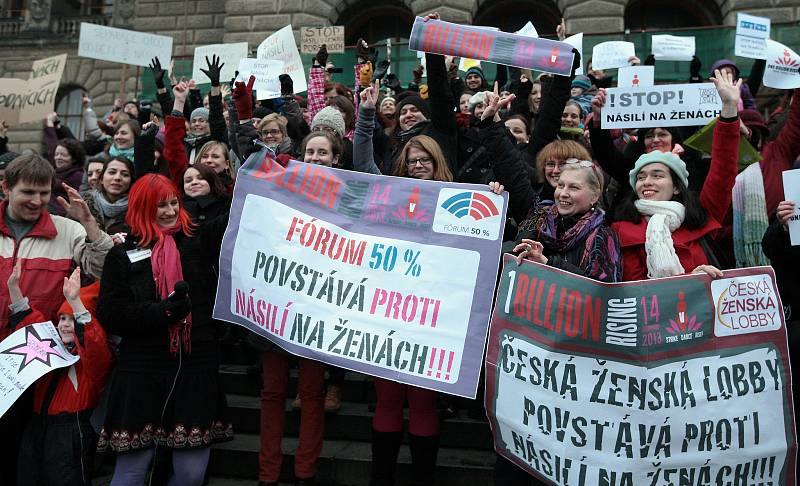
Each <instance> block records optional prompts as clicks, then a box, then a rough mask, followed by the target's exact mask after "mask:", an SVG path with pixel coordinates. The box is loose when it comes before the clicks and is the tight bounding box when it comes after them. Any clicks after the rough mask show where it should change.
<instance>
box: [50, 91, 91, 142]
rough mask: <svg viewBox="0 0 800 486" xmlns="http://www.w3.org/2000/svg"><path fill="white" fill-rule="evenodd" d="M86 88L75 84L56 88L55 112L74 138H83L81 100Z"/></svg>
mask: <svg viewBox="0 0 800 486" xmlns="http://www.w3.org/2000/svg"><path fill="white" fill-rule="evenodd" d="M85 92H86V90H85V89H83V88H82V87H80V86H76V85H66V86H61V87H60V88H58V93H56V99H57V100H58V102H57V103H56V113H58V117H59V118H60V119H61V123H62V124H63V125H65V126H67V127H69V129H70V130H71V131H72V134H73V135H75V138H77V139H78V140H83V106H82V104H81V100H82V98H83V93H85Z"/></svg>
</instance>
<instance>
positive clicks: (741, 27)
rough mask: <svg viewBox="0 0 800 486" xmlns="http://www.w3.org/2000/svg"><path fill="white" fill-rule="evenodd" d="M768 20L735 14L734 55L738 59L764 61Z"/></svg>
mask: <svg viewBox="0 0 800 486" xmlns="http://www.w3.org/2000/svg"><path fill="white" fill-rule="evenodd" d="M769 32H770V20H769V19H768V18H767V17H756V16H755V15H750V14H746V13H737V14H736V45H735V53H736V55H737V56H740V57H749V58H751V59H766V55H767V40H768V39H769Z"/></svg>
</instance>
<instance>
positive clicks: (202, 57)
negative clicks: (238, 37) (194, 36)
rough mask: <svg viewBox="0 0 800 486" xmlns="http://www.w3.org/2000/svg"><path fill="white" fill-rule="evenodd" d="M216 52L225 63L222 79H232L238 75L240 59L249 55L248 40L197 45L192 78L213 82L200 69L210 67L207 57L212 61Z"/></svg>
mask: <svg viewBox="0 0 800 486" xmlns="http://www.w3.org/2000/svg"><path fill="white" fill-rule="evenodd" d="M215 54H216V55H217V56H219V58H220V63H225V65H224V66H222V71H221V73H220V76H219V79H220V81H221V82H226V81H230V80H231V78H232V77H234V76H235V75H236V68H237V67H238V66H239V61H240V60H241V59H243V58H246V57H247V42H237V43H236V44H212V45H210V46H201V47H195V49H194V63H193V64H192V79H194V80H195V81H196V82H197V84H203V83H209V82H211V81H210V80H209V79H208V76H206V75H205V74H203V72H202V71H200V69H208V64H207V63H206V58H208V60H209V62H210V61H211V56H213V55H215ZM162 65H163V63H162Z"/></svg>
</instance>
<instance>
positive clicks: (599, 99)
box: [592, 88, 606, 120]
mask: <svg viewBox="0 0 800 486" xmlns="http://www.w3.org/2000/svg"><path fill="white" fill-rule="evenodd" d="M604 106H606V89H605V88H600V89H598V90H597V94H596V95H594V98H592V113H594V116H595V118H596V119H598V120H599V119H600V112H601V111H602V110H603V107H604Z"/></svg>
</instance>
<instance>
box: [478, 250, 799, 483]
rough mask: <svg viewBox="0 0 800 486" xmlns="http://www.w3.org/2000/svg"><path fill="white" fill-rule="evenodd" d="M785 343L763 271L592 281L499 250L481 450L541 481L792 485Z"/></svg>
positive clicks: (772, 288) (777, 305) (793, 442)
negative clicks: (488, 442)
mask: <svg viewBox="0 0 800 486" xmlns="http://www.w3.org/2000/svg"><path fill="white" fill-rule="evenodd" d="M756 302H757V303H756ZM756 306H759V307H756ZM786 339H787V338H786V325H785V322H784V316H783V308H782V304H781V299H780V296H779V295H778V292H777V285H776V283H775V276H774V272H773V271H772V269H771V268H770V267H755V268H747V269H740V270H732V271H726V272H724V276H723V277H722V278H720V279H716V280H712V279H711V278H709V277H708V276H705V275H702V276H701V275H691V276H688V275H687V276H679V277H671V278H664V279H656V280H643V281H637V282H625V283H617V284H605V283H602V282H597V281H595V280H591V279H588V278H584V277H580V276H577V275H575V274H572V273H568V272H565V271H562V270H559V269H556V268H553V267H550V266H547V265H540V264H537V263H532V262H529V261H525V262H523V264H522V265H520V266H517V264H516V262H515V261H514V260H513V258H512V257H511V256H510V255H505V266H504V268H503V271H502V273H501V278H500V287H499V290H498V293H497V302H496V305H495V307H494V316H493V318H492V326H491V329H490V332H489V347H488V350H487V354H486V412H487V415H488V417H489V424H490V426H491V429H492V435H493V437H494V444H495V450H496V451H497V453H498V454H500V455H502V456H503V457H505V458H507V459H508V460H510V461H512V462H514V463H515V464H516V465H518V466H519V467H521V468H522V469H524V470H525V471H527V472H528V473H529V474H532V475H534V476H535V477H536V478H537V479H539V480H541V481H544V483H545V484H547V485H559V486H566V485H581V484H585V485H609V486H610V485H620V486H621V485H629V486H640V485H650V484H658V485H667V484H675V485H677V484H694V485H699V484H716V482H719V484H728V483H730V484H734V483H735V481H737V480H736V479H735V478H737V477H739V478H742V482H741V484H749V485H756V484H765V485H766V484H773V485H778V484H782V485H795V484H796V481H795V478H794V471H795V464H796V461H797V457H796V450H797V437H796V435H795V428H794V424H795V422H794V420H795V417H794V413H793V400H794V398H793V396H792V379H791V372H790V369H789V368H790V366H789V350H788V346H787V343H786ZM792 371H793V370H792ZM754 477H755V478H758V479H757V480H756V481H753V480H752V479H751V478H754ZM678 478H683V479H680V480H679V479H678ZM689 478H691V479H689ZM704 478H707V479H704ZM684 480H686V482H683V481H684Z"/></svg>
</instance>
